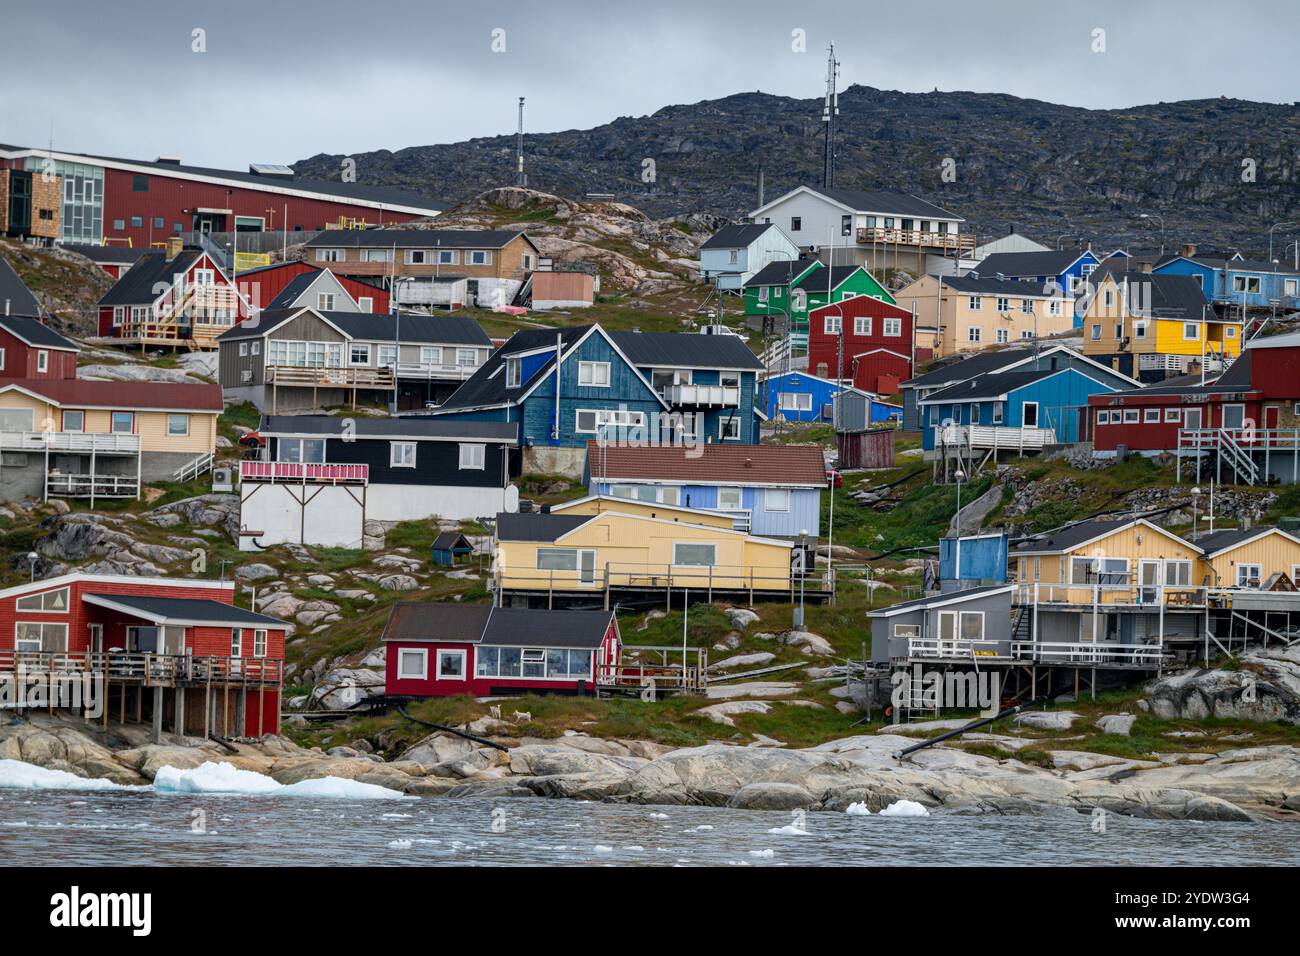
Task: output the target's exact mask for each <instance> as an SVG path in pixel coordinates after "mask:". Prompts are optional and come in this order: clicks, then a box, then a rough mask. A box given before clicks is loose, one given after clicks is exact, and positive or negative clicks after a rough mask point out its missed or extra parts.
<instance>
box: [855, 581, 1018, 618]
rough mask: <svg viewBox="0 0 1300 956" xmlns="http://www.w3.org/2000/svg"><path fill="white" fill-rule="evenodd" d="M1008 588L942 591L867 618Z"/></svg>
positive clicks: (882, 609) (901, 603)
mask: <svg viewBox="0 0 1300 956" xmlns="http://www.w3.org/2000/svg"><path fill="white" fill-rule="evenodd" d="M1006 587H1007V585H1005V584H983V585H980V586H979V587H974V588H962V589H961V590H959V591H940V592H939V593H938V594H929V595H926V596H925V597H923V598H915V599H913V600H911V601H900V602H899V603H898V604H891V605H889V606H888V607H882V608H877V609H876V610H874V611H868V612H867V617H872V616H874V615H883V614H886V613H889V612H893V611H903V610H912V609H917V610H919V609H921V608H924V607H929V606H930V605H931V604H942V603H945V602H947V601H958V600H960V601H964V600H968V599H970V598H977V597H980V596H981V595H985V594H991V593H992V592H994V591H1000V590H1003V589H1004V588H1006Z"/></svg>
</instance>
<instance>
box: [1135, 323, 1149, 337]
mask: <svg viewBox="0 0 1300 956" xmlns="http://www.w3.org/2000/svg"><path fill="white" fill-rule="evenodd" d="M1146 337H1147V324H1146V323H1145V322H1134V323H1133V338H1135V339H1144V338H1146Z"/></svg>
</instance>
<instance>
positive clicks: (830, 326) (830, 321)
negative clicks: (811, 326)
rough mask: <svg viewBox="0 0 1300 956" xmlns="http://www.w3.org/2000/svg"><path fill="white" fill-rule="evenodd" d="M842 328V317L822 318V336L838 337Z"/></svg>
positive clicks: (826, 316)
mask: <svg viewBox="0 0 1300 956" xmlns="http://www.w3.org/2000/svg"><path fill="white" fill-rule="evenodd" d="M841 328H843V322H842V317H841V316H838V315H823V316H822V334H823V335H839V334H840V329H841Z"/></svg>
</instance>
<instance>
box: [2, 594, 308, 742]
mask: <svg viewBox="0 0 1300 956" xmlns="http://www.w3.org/2000/svg"><path fill="white" fill-rule="evenodd" d="M234 598H235V585H234V584H233V583H230V582H218V581H191V580H184V579H179V578H147V577H133V576H128V575H97V574H84V573H80V572H78V573H73V574H65V575H62V576H60V577H55V578H49V579H46V580H43V581H33V582H31V583H30V584H22V585H19V586H17V587H12V588H7V589H5V590H3V591H0V674H3V673H5V672H8V673H10V674H15V675H17V674H23V673H25V674H28V675H42V676H43V675H49V674H53V675H56V676H58V675H68V676H73V675H75V676H76V677H77V678H78V679H81V675H83V674H88V675H90V678H92V679H93V680H95V681H96V682H97V683H98V685H99V689H98V691H97V694H98V695H99V699H100V701H101V702H102V703H103V707H102V714H100V715H97V716H96V719H97V720H103V721H104V723H105V724H106V725H107V723H108V721H110V720H113V721H121V722H125V721H127V720H135V721H142V722H147V721H152V722H153V725H154V729H155V732H156V733H157V732H160V731H161V730H162V728H163V727H164V726H165V727H167V728H169V729H171V730H172V731H174V732H176V733H185V734H189V735H193V736H209V735H212V736H222V737H226V736H230V737H234V736H248V737H254V736H260V735H262V734H267V733H277V732H278V731H279V726H280V717H279V713H280V692H281V689H282V687H283V670H284V642H285V635H286V632H287V630H288V625H287V624H285V623H284V622H283V621H281V620H279V619H277V618H273V617H268V616H267V615H265V614H258V613H256V612H254V611H250V610H247V609H245V608H239V607H235V606H234ZM20 703H21V702H20ZM92 710H93V708H92Z"/></svg>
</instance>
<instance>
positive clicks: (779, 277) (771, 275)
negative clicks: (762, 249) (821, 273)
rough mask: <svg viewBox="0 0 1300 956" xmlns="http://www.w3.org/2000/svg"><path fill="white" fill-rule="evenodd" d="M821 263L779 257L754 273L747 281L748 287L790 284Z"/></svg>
mask: <svg viewBox="0 0 1300 956" xmlns="http://www.w3.org/2000/svg"><path fill="white" fill-rule="evenodd" d="M820 264H821V263H820V262H819V261H818V260H816V259H777V260H776V261H774V262H769V263H768V264H767V265H765V266H763V268H761V269H759V270H758V271H757V272H755V273H754V276H753V278H751V279H750V280H749V281H748V282H746V283H745V288H746V289H751V288H754V287H756V286H762V285H789V284H790V283H791V282H793V281H794V279H795V277H796V276H798V275H800V274H802V273H803V272H805V271H807V270H808V269H810V268H814V269H815V268H816V267H817V266H819V265H820Z"/></svg>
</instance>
